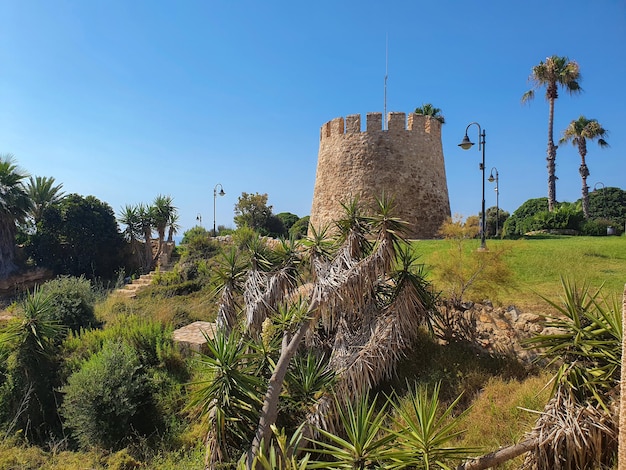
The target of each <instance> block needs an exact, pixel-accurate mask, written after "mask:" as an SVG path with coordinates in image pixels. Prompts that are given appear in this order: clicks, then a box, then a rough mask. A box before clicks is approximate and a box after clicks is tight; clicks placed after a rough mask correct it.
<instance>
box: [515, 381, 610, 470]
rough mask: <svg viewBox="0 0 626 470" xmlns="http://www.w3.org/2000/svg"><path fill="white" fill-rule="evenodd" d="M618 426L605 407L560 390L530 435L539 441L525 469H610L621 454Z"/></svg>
mask: <svg viewBox="0 0 626 470" xmlns="http://www.w3.org/2000/svg"><path fill="white" fill-rule="evenodd" d="M617 436H618V425H617V422H616V421H615V417H614V416H613V415H612V414H609V413H607V411H606V410H604V409H603V408H602V407H600V406H598V405H596V406H593V405H592V404H591V403H589V402H587V403H579V402H578V401H577V400H576V396H575V394H574V393H573V391H572V390H570V389H569V388H568V387H566V386H560V387H559V388H558V389H557V391H556V394H555V396H554V397H553V398H552V399H551V400H550V401H549V402H548V404H547V405H546V407H545V408H544V410H543V412H542V413H541V417H540V418H539V420H538V421H537V423H536V424H535V427H534V429H533V430H532V431H531V433H530V434H529V436H527V437H529V438H531V439H537V442H538V444H537V446H536V447H534V448H533V449H532V450H531V452H530V453H529V455H528V456H527V457H526V460H525V461H524V465H523V468H524V469H539V470H543V469H546V470H547V469H550V470H579V469H586V468H599V467H600V466H602V465H609V464H610V462H611V460H612V459H613V457H614V455H615V451H616V450H617Z"/></svg>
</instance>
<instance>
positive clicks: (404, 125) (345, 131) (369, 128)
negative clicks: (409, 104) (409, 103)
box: [320, 113, 441, 140]
mask: <svg viewBox="0 0 626 470" xmlns="http://www.w3.org/2000/svg"><path fill="white" fill-rule="evenodd" d="M401 131H408V132H416V133H428V134H430V133H432V132H439V133H440V132H441V123H440V122H439V121H438V120H437V119H434V118H432V117H430V116H425V115H421V114H415V113H409V115H408V119H407V115H406V113H388V114H387V129H383V114H382V113H367V114H366V116H365V130H362V129H361V115H360V114H351V115H349V116H346V117H345V119H344V118H343V117H338V118H335V119H333V120H332V121H328V122H327V123H325V124H324V125H323V126H322V127H321V129H320V140H324V139H326V138H329V137H337V136H343V135H350V134H362V133H368V132H401Z"/></svg>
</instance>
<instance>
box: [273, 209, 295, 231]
mask: <svg viewBox="0 0 626 470" xmlns="http://www.w3.org/2000/svg"><path fill="white" fill-rule="evenodd" d="M276 217H278V218H279V219H280V220H281V221H282V223H283V225H284V226H285V230H286V231H287V232H289V229H291V227H293V224H295V223H296V222H297V221H298V220H300V217H298V216H297V215H296V214H292V213H291V212H281V213H279V214H276Z"/></svg>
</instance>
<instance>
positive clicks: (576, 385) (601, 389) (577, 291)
mask: <svg viewBox="0 0 626 470" xmlns="http://www.w3.org/2000/svg"><path fill="white" fill-rule="evenodd" d="M561 283H562V286H563V293H564V297H563V298H562V302H561V303H557V302H554V301H552V300H549V299H546V298H544V300H546V302H548V304H550V305H551V306H552V307H553V308H554V309H555V310H556V312H557V315H554V316H549V317H546V320H545V323H544V326H545V327H546V328H549V330H548V331H550V333H547V334H540V335H536V336H533V337H531V338H529V339H528V340H526V342H525V344H526V345H527V346H529V347H533V348H537V349H538V350H539V352H540V355H541V357H542V358H544V359H546V360H547V361H548V363H549V365H557V366H558V369H557V372H556V374H555V378H554V379H555V380H554V387H555V390H556V388H557V387H558V386H559V385H561V384H565V385H567V386H569V387H571V389H572V390H573V391H574V392H575V394H576V396H577V398H578V400H579V401H581V402H582V401H585V400H592V401H595V402H597V404H598V405H599V406H601V407H603V408H604V409H605V410H606V411H608V403H607V398H608V396H609V393H610V392H611V391H613V390H614V389H615V387H616V386H617V385H618V384H619V379H620V367H621V344H622V318H621V308H620V307H621V306H620V305H619V304H618V302H617V300H616V299H614V300H612V301H609V300H606V299H604V298H602V297H601V295H600V294H601V289H597V290H596V291H592V290H591V288H590V287H589V286H588V285H587V284H583V285H582V286H581V287H580V288H578V287H577V286H576V284H575V283H572V282H568V281H566V280H565V279H561Z"/></svg>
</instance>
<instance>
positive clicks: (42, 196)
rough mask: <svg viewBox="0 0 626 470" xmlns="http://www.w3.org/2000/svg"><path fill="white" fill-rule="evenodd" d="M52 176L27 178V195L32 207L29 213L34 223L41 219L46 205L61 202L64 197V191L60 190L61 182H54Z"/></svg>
mask: <svg viewBox="0 0 626 470" xmlns="http://www.w3.org/2000/svg"><path fill="white" fill-rule="evenodd" d="M54 182H55V180H54V178H53V177H47V176H37V177H35V178H33V177H32V176H31V177H30V178H29V181H28V185H27V187H26V189H27V190H28V195H29V196H30V198H31V199H32V201H33V207H32V209H31V212H30V215H31V216H32V217H33V220H34V222H35V225H37V223H38V222H39V221H40V220H41V217H42V215H43V211H44V210H45V209H46V207H48V206H51V205H52V204H56V203H58V202H61V200H62V199H63V198H64V197H65V193H63V192H62V191H61V189H62V188H63V184H57V185H55V184H54Z"/></svg>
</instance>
